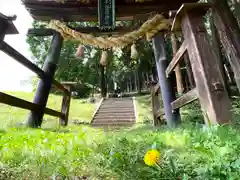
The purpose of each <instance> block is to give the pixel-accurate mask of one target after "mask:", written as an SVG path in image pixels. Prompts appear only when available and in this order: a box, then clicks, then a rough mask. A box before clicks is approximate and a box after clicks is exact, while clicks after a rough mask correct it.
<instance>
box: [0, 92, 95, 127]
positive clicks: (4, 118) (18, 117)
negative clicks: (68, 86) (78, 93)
mask: <svg viewBox="0 0 240 180" xmlns="http://www.w3.org/2000/svg"><path fill="white" fill-rule="evenodd" d="M6 93H7V94H10V95H13V96H15V97H18V98H21V99H24V100H27V101H30V102H32V101H33V98H34V93H23V92H6ZM61 103H62V96H57V95H50V97H49V100H48V104H47V107H48V108H51V109H54V110H57V111H60V110H61ZM94 110H95V104H89V103H87V100H86V99H72V100H71V105H70V114H69V119H70V123H71V121H72V120H80V121H83V122H90V121H91V118H92V114H93V112H94ZM0 114H1V115H0V121H1V122H2V123H1V124H0V129H4V128H6V127H7V126H13V125H15V124H16V123H17V122H23V121H25V120H26V119H27V117H28V114H29V111H28V110H24V109H20V108H15V107H11V106H8V105H4V104H0ZM58 124H59V122H58V118H55V117H52V116H48V115H45V116H44V123H43V127H58Z"/></svg>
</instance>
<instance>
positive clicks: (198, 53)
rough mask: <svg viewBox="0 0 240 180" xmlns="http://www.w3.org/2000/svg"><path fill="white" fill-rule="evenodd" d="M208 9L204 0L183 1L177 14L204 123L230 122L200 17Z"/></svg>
mask: <svg viewBox="0 0 240 180" xmlns="http://www.w3.org/2000/svg"><path fill="white" fill-rule="evenodd" d="M208 9H209V5H208V4H205V3H202V4H201V3H197V4H184V5H183V6H182V7H181V8H180V10H179V11H178V15H177V16H176V18H175V19H176V22H177V20H179V21H180V24H181V28H182V31H183V35H184V38H185V41H186V42H187V44H188V47H187V50H188V54H189V58H190V62H191V66H192V70H193V74H194V79H195V82H196V90H197V94H198V96H199V100H200V103H201V106H202V109H203V110H204V114H206V115H207V116H205V122H206V124H209V123H210V124H224V123H229V122H231V115H230V101H229V97H228V94H227V91H226V89H225V87H224V85H223V80H222V78H221V72H220V69H219V66H216V64H217V56H216V54H215V52H214V51H213V49H212V48H211V46H210V43H209V40H208V35H207V32H206V29H205V25H204V21H203V16H204V15H205V13H206V11H207V10H208Z"/></svg>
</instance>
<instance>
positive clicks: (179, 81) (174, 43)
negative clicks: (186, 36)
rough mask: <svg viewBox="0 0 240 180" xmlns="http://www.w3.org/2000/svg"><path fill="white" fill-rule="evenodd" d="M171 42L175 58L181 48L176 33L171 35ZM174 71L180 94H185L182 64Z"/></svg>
mask: <svg viewBox="0 0 240 180" xmlns="http://www.w3.org/2000/svg"><path fill="white" fill-rule="evenodd" d="M171 42H172V50H173V56H174V55H175V54H176V53H177V50H178V48H179V42H178V40H177V38H176V35H175V34H174V33H172V34H171ZM174 71H175V75H176V81H177V91H178V94H183V92H184V85H183V78H182V73H181V67H180V64H178V65H177V66H176V67H175V69H174Z"/></svg>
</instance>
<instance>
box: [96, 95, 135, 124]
mask: <svg viewBox="0 0 240 180" xmlns="http://www.w3.org/2000/svg"><path fill="white" fill-rule="evenodd" d="M135 121H136V118H135V111H134V104H133V101H132V98H123V99H106V100H104V101H103V104H102V105H101V107H100V108H99V109H98V112H97V113H96V114H95V117H94V119H93V121H92V126H94V127H103V128H106V127H111V128H115V127H117V128H118V127H131V126H133V125H134V124H135Z"/></svg>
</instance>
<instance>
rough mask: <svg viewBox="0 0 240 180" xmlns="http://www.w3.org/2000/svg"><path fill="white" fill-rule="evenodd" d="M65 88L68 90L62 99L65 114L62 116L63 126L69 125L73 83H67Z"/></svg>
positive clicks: (62, 110) (61, 122)
mask: <svg viewBox="0 0 240 180" xmlns="http://www.w3.org/2000/svg"><path fill="white" fill-rule="evenodd" d="M65 89H67V90H68V92H64V93H63V99H62V109H61V112H62V114H63V117H60V124H61V125H62V126H67V125H68V117H69V110H70V103H71V93H72V86H71V85H68V86H67V85H65Z"/></svg>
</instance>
